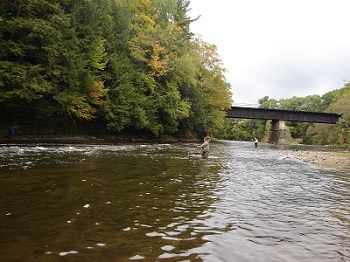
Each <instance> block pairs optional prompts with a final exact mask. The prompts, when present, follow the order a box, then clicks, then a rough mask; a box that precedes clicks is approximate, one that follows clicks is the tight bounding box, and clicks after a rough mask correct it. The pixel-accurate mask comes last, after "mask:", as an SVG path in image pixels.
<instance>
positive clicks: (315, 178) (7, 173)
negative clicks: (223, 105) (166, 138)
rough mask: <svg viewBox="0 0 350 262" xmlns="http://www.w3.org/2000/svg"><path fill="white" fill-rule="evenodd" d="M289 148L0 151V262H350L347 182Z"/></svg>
mask: <svg viewBox="0 0 350 262" xmlns="http://www.w3.org/2000/svg"><path fill="white" fill-rule="evenodd" d="M289 150H291V149H290V148H274V147H271V146H267V145H261V146H259V148H257V149H255V148H253V145H252V144H251V143H246V142H231V141H219V142H214V143H212V146H211V153H210V156H209V159H206V160H203V159H201V158H200V152H199V149H198V145H197V144H192V143H173V144H138V143H134V144H107V143H106V144H103V143H101V144H45V143H44V144H12V145H1V146H0V153H1V155H2V158H1V160H0V171H1V173H0V180H1V184H0V210H1V211H0V225H1V226H0V233H1V236H2V238H1V240H0V251H1V252H0V260H3V261H59V260H60V259H63V258H64V260H65V261H129V260H131V261H132V260H140V261H157V260H166V261H183V260H187V261H330V260H332V261H343V260H348V259H350V250H349V246H350V245H349V244H350V237H349V235H350V234H349V229H350V228H349V226H348V225H349V222H350V221H349V218H350V215H349V206H350V191H349V190H350V186H349V184H350V179H349V176H348V175H349V174H347V173H346V172H345V171H342V170H335V169H326V168H321V167H317V166H314V165H311V164H307V163H304V162H301V161H298V160H296V159H292V158H289V157H288V151H289Z"/></svg>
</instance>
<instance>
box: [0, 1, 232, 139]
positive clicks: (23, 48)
mask: <svg viewBox="0 0 350 262" xmlns="http://www.w3.org/2000/svg"><path fill="white" fill-rule="evenodd" d="M189 4H190V1H187V0H152V1H151V0H133V1H129V0H74V1H70V0H31V1H17V0H2V1H1V2H0V104H1V108H0V119H1V120H0V121H1V122H0V128H1V129H2V130H6V129H7V130H8V127H9V126H13V127H15V129H16V134H17V135H40V134H46V135H48V134H80V133H82V134H83V133H97V134H106V133H107V134H117V133H120V132H139V133H146V134H152V135H155V136H159V135H161V134H169V135H177V136H182V137H186V136H188V137H195V136H199V135H200V136H202V135H206V134H213V135H215V134H216V133H218V132H219V130H220V129H222V127H223V125H224V116H225V113H224V109H225V108H229V107H230V105H231V92H230V86H229V84H228V83H227V82H226V80H225V77H224V73H225V69H224V68H223V65H222V61H221V59H220V57H219V55H218V54H217V50H216V46H215V45H212V44H208V43H206V42H204V41H202V40H201V38H200V37H198V36H195V35H194V34H193V33H191V31H190V24H191V22H193V21H195V20H196V19H192V18H191V17H189V15H188V11H189ZM5 132H6V131H5Z"/></svg>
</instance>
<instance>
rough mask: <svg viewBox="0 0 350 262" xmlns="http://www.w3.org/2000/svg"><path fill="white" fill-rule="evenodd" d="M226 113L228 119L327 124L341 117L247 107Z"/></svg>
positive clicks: (233, 108)
mask: <svg viewBox="0 0 350 262" xmlns="http://www.w3.org/2000/svg"><path fill="white" fill-rule="evenodd" d="M226 112H227V115H226V117H229V118H245V119H263V120H284V121H299V122H313V123H327V124H336V123H337V121H338V120H339V117H341V115H338V114H333V113H319V112H305V111H289V110H277V109H276V110H275V109H262V108H249V107H231V109H229V110H227V111H226Z"/></svg>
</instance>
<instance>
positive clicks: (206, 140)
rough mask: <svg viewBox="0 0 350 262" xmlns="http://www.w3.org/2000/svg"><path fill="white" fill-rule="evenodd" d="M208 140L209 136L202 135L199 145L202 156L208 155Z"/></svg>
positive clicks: (206, 156)
mask: <svg viewBox="0 0 350 262" xmlns="http://www.w3.org/2000/svg"><path fill="white" fill-rule="evenodd" d="M209 141H210V137H204V143H203V144H202V145H201V146H200V147H201V148H202V158H203V159H205V158H208V155H209Z"/></svg>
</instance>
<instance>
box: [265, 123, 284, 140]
mask: <svg viewBox="0 0 350 262" xmlns="http://www.w3.org/2000/svg"><path fill="white" fill-rule="evenodd" d="M267 143H270V144H277V145H287V144H288V140H287V131H286V125H285V123H284V121H282V120H280V121H278V120H272V121H271V126H270V132H269V137H268V139H267Z"/></svg>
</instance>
